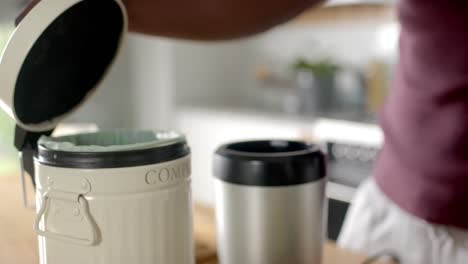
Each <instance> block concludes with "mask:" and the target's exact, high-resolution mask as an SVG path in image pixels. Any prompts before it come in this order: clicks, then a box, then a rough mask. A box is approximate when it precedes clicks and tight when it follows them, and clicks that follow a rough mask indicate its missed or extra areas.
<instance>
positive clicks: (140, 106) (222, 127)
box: [0, 0, 399, 238]
mask: <svg viewBox="0 0 468 264" xmlns="http://www.w3.org/2000/svg"><path fill="white" fill-rule="evenodd" d="M23 5H24V1H18V0H2V2H1V3H0V51H2V50H3V48H4V47H5V45H6V42H7V40H8V37H9V34H11V32H12V30H13V29H14V26H13V20H14V17H15V16H16V15H15V14H17V13H18V12H19V10H20V9H21V7H22V6H23ZM394 5H395V3H394V1H384V0H381V1H370V0H368V1H365V0H362V1H353V0H350V1H330V2H329V3H328V4H327V5H326V6H324V7H322V8H319V9H315V10H310V11H307V12H306V13H304V14H303V15H301V16H300V17H298V18H297V19H295V20H294V21H291V22H290V23H288V24H285V25H283V26H280V27H277V28H275V29H273V30H271V31H269V32H266V33H264V34H261V35H258V36H255V37H251V38H247V39H243V40H237V41H229V42H216V43H206V42H191V41H178V40H168V39H162V38H156V37H149V36H143V35H136V34H131V35H129V37H128V40H127V43H126V46H125V48H124V52H123V54H122V56H120V58H119V59H118V61H117V63H116V67H114V68H113V69H112V71H111V73H110V76H109V78H107V79H106V80H105V81H104V82H103V84H102V87H101V88H100V89H98V92H97V94H96V96H95V97H94V98H93V99H92V100H91V101H90V102H89V103H87V104H86V105H85V106H84V107H83V108H82V109H81V110H80V111H79V112H78V113H76V114H75V115H73V116H72V117H71V118H70V119H69V120H68V121H67V122H68V123H95V124H98V126H99V127H100V128H102V129H112V128H129V127H131V128H150V129H176V130H180V131H182V132H183V133H185V134H186V135H187V138H188V140H189V143H190V145H191V147H192V151H193V175H192V176H193V193H194V198H195V200H196V201H198V202H201V203H205V204H208V205H212V204H213V202H214V198H213V188H212V183H211V157H212V153H213V151H214V150H215V148H216V147H217V146H218V145H219V144H221V143H223V142H226V141H233V140H238V139H254V138H293V139H305V140H309V141H315V142H317V143H319V144H321V145H322V146H323V147H324V150H326V151H328V153H329V160H330V165H329V176H330V185H329V188H328V192H329V197H330V202H331V205H332V206H333V208H337V210H330V214H331V215H330V219H331V221H332V222H331V223H329V224H330V225H331V226H332V227H333V226H334V225H335V226H336V225H338V226H339V225H340V223H341V221H342V218H343V216H344V213H345V212H346V208H347V203H348V202H349V201H350V200H351V198H352V195H353V192H354V190H355V187H356V186H357V185H358V184H359V183H360V182H361V181H362V180H363V179H364V178H366V177H368V176H369V175H370V174H371V170H372V162H373V160H374V158H375V156H376V153H377V152H378V149H379V147H380V145H381V143H382V140H383V137H382V132H381V131H380V129H379V128H378V126H377V125H376V114H377V112H378V110H379V108H380V107H381V105H382V103H383V101H384V98H385V95H386V94H387V93H388V91H389V89H390V84H391V79H392V75H393V73H392V69H393V67H394V65H395V63H396V60H397V47H398V45H397V42H398V34H399V26H398V23H397V21H396V18H395V6H394ZM0 85H1V84H0ZM0 89H1V88H0ZM13 127H14V123H13V121H12V120H10V118H9V117H8V116H7V115H6V114H5V113H4V112H3V111H0V175H5V174H13V173H18V170H19V169H18V164H17V163H18V162H17V161H16V155H17V154H16V152H15V150H14V149H13V143H12V142H13V133H12V132H13ZM18 188H19V187H18ZM338 231H339V228H338V229H336V228H334V229H329V236H330V237H332V238H333V237H334V236H336V235H337V232H338Z"/></svg>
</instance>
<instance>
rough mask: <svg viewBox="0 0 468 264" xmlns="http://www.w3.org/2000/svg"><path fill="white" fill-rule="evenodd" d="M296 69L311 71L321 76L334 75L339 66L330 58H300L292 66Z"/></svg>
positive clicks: (328, 76)
mask: <svg viewBox="0 0 468 264" xmlns="http://www.w3.org/2000/svg"><path fill="white" fill-rule="evenodd" d="M292 68H293V70H294V71H309V72H311V73H313V74H314V75H315V76H316V77H319V78H330V77H333V76H334V75H335V73H336V71H337V70H339V66H338V65H336V64H334V63H332V62H331V61H330V60H328V59H322V60H319V61H316V62H310V61H307V60H305V59H298V60H297V61H296V62H295V63H294V64H293V66H292Z"/></svg>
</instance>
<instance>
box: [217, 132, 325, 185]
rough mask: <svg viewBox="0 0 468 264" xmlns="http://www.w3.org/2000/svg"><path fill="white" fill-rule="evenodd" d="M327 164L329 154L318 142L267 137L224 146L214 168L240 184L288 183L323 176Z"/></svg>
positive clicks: (304, 181) (227, 178)
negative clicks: (323, 150)
mask: <svg viewBox="0 0 468 264" xmlns="http://www.w3.org/2000/svg"><path fill="white" fill-rule="evenodd" d="M325 167H326V166H325V156H324V154H323V153H322V151H320V149H319V148H318V147H317V146H316V145H311V144H307V143H303V142H298V141H283V140H264V141H248V142H237V143H231V144H227V145H223V146H221V147H220V148H219V149H218V150H217V151H216V153H215V157H214V164H213V172H214V176H215V177H216V178H218V179H220V180H222V181H225V182H229V183H234V184H239V185H251V186H287V185H297V184H304V183H310V182H315V181H318V180H321V179H323V178H324V177H325V176H326V169H325Z"/></svg>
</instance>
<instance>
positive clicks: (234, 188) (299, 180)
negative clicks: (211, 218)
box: [214, 140, 326, 264]
mask: <svg viewBox="0 0 468 264" xmlns="http://www.w3.org/2000/svg"><path fill="white" fill-rule="evenodd" d="M214 175H215V178H216V179H215V181H216V183H215V188H216V218H217V235H218V247H219V256H220V261H221V263H222V264H239V263H243V264H284V263H295V264H306V263H307V264H318V263H321V258H322V253H321V252H322V245H323V240H324V230H325V229H324V224H325V223H326V221H325V219H324V217H325V215H326V214H325V212H324V209H325V206H324V205H325V184H326V178H325V159H324V155H323V154H322V152H321V151H320V150H319V149H318V148H317V147H316V146H314V145H310V144H307V143H303V142H295V141H277V140H276V141H249V142H238V143H232V144H227V145H224V146H221V147H220V148H219V149H218V150H217V152H216V154H215V157H214Z"/></svg>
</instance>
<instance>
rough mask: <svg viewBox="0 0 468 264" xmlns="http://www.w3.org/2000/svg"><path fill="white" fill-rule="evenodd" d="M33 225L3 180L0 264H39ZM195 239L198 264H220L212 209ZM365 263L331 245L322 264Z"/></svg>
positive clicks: (201, 216)
mask: <svg viewBox="0 0 468 264" xmlns="http://www.w3.org/2000/svg"><path fill="white" fill-rule="evenodd" d="M33 221H34V212H33V211H32V210H29V209H25V208H23V206H22V202H21V185H20V181H19V176H17V177H5V176H0V263H5V264H13V263H14V264H33V263H34V264H37V263H39V262H38V252H37V240H36V236H35V234H34V232H33V228H32V226H33ZM195 238H196V242H197V243H196V244H197V264H215V263H217V260H216V253H215V252H216V236H215V231H214V219H213V211H212V209H210V208H204V207H201V206H196V207H195ZM364 260H365V257H363V256H358V255H354V254H352V253H350V252H348V251H345V250H342V249H339V248H337V247H336V246H335V245H334V244H332V243H327V244H326V245H325V248H324V261H323V264H341V263H343V264H360V263H362V262H363V261H364Z"/></svg>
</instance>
